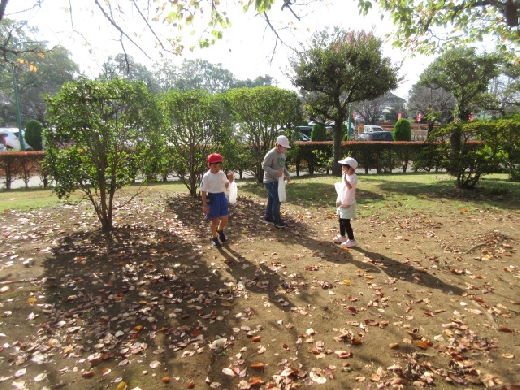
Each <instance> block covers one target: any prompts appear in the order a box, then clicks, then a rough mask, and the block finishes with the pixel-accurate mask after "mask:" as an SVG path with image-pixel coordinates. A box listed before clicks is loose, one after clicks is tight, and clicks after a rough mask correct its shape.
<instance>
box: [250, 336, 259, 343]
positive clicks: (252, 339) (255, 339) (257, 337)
mask: <svg viewBox="0 0 520 390" xmlns="http://www.w3.org/2000/svg"><path fill="white" fill-rule="evenodd" d="M261 340H262V339H261V338H260V336H255V337H251V341H252V342H254V343H258V342H260V341H261Z"/></svg>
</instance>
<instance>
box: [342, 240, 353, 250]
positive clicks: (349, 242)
mask: <svg viewBox="0 0 520 390" xmlns="http://www.w3.org/2000/svg"><path fill="white" fill-rule="evenodd" d="M355 246H357V242H356V240H347V241H345V242H343V243H341V247H343V248H353V247H355Z"/></svg>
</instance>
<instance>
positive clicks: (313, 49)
mask: <svg viewBox="0 0 520 390" xmlns="http://www.w3.org/2000/svg"><path fill="white" fill-rule="evenodd" d="M290 62H291V67H292V69H293V75H292V77H291V81H292V83H293V85H294V86H296V87H299V88H300V89H301V91H302V93H303V96H304V101H305V108H306V110H307V111H308V113H309V114H310V117H311V118H312V119H313V120H315V121H316V122H325V121H334V152H333V155H334V165H333V172H334V173H335V174H338V175H339V174H340V172H341V167H340V166H339V165H338V164H337V161H338V160H340V159H341V141H342V139H343V134H342V133H343V126H342V125H343V122H344V121H345V119H347V115H348V105H349V104H350V103H353V102H360V101H363V100H372V99H375V98H377V97H378V96H381V95H383V94H384V93H386V92H388V91H390V90H392V89H395V88H396V87H397V85H398V81H399V77H398V75H397V74H398V71H399V67H398V66H397V65H393V64H392V63H391V61H390V59H389V58H387V57H384V56H383V54H382V49H381V40H380V39H379V38H377V37H375V36H374V35H373V34H371V33H367V32H364V31H360V32H354V31H345V30H341V29H339V28H334V29H333V31H332V32H329V31H328V30H323V31H319V32H317V33H316V34H314V35H313V37H312V39H311V41H310V43H309V44H308V47H306V48H304V50H302V51H301V52H300V53H298V54H296V55H295V56H294V57H292V58H291V60H290Z"/></svg>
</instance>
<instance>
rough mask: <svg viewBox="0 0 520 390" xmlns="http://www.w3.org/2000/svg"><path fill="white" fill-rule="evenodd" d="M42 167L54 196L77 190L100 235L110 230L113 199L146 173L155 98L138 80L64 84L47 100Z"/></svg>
mask: <svg viewBox="0 0 520 390" xmlns="http://www.w3.org/2000/svg"><path fill="white" fill-rule="evenodd" d="M47 103H48V105H49V123H50V124H51V125H52V127H53V130H52V131H51V130H47V131H46V132H45V139H46V147H47V150H46V153H45V161H44V163H45V166H46V167H47V168H48V169H49V171H50V172H51V176H52V177H53V179H54V180H55V181H56V187H55V192H56V193H57V195H58V197H60V198H62V197H67V196H68V195H69V194H70V193H71V192H73V191H76V190H78V189H79V190H80V191H82V192H83V193H84V194H85V195H86V197H87V198H88V199H89V200H90V202H91V203H92V205H93V206H94V209H95V212H96V214H97V216H98V219H99V221H100V223H101V227H102V230H103V231H110V230H112V228H113V223H112V220H113V218H112V217H113V206H114V205H113V199H114V195H115V193H116V191H117V190H118V189H120V188H121V187H123V186H126V185H129V184H130V183H132V182H133V181H134V179H135V176H136V174H137V173H138V172H139V171H141V170H144V169H145V165H146V163H147V161H148V157H149V147H148V146H149V145H150V140H151V139H153V138H154V133H155V131H156V130H157V129H159V127H160V112H159V110H158V107H157V104H156V101H155V99H154V97H153V96H152V95H151V94H150V93H149V92H148V90H147V88H146V87H145V86H144V84H143V83H142V82H129V81H126V80H122V79H114V80H110V81H104V82H99V81H90V80H81V81H78V82H75V83H67V84H65V85H64V86H63V88H62V89H61V90H60V91H59V92H58V93H57V94H56V95H55V96H54V97H49V98H48V99H47Z"/></svg>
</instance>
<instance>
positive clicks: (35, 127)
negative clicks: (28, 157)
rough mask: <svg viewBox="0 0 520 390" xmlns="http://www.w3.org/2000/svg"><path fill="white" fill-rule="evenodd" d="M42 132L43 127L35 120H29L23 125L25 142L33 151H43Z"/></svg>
mask: <svg viewBox="0 0 520 390" xmlns="http://www.w3.org/2000/svg"><path fill="white" fill-rule="evenodd" d="M42 132H43V126H42V124H41V123H40V122H38V121H36V120H30V121H28V122H27V123H26V124H25V141H26V142H27V143H28V144H29V145H31V146H32V148H33V149H34V150H42V149H43V138H42Z"/></svg>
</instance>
